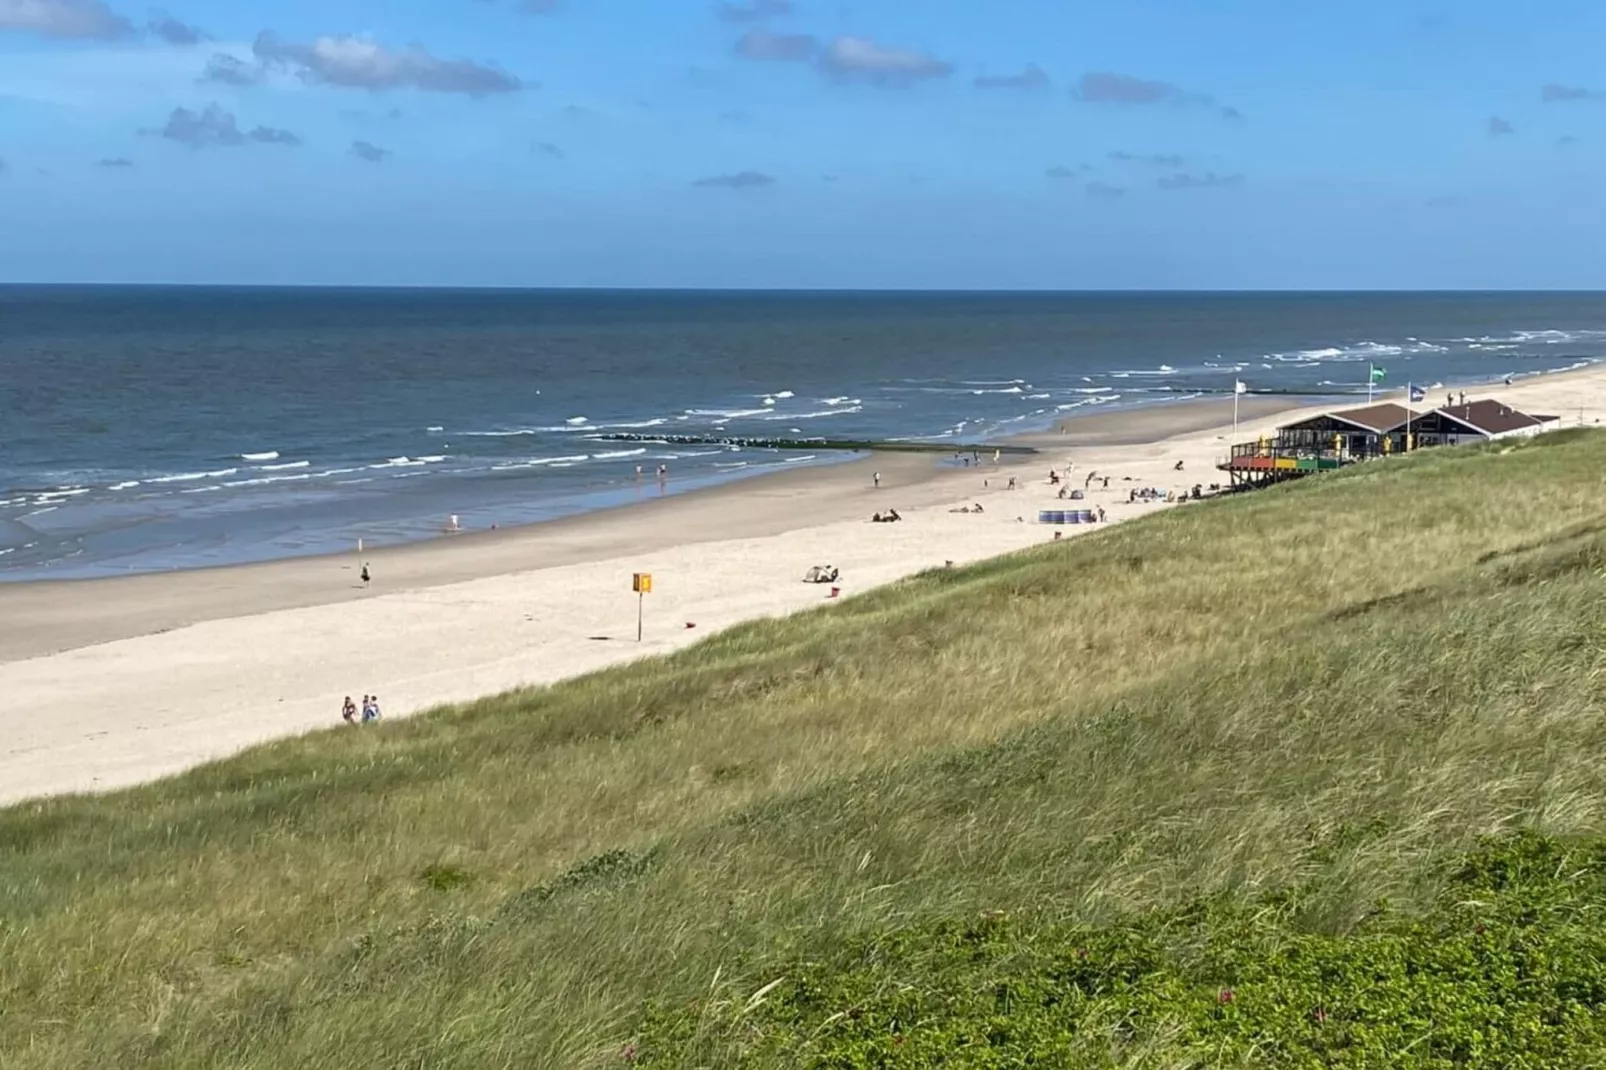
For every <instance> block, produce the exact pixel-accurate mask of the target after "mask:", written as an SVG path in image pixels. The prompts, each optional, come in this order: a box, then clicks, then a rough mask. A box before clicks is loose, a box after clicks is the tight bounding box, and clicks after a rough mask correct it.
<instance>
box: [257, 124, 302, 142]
mask: <svg viewBox="0 0 1606 1070" xmlns="http://www.w3.org/2000/svg"><path fill="white" fill-rule="evenodd" d="M246 137H248V138H250V139H251V140H252V141H260V142H261V143H262V144H264V145H299V144H301V138H299V137H298V136H296V135H295V134H292V133H291V132H290V131H288V130H275V129H274V128H273V127H271V126H259V127H257V128H256V129H255V130H252V131H251V132H250V133H249V134H247V135H246Z"/></svg>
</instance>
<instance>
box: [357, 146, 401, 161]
mask: <svg viewBox="0 0 1606 1070" xmlns="http://www.w3.org/2000/svg"><path fill="white" fill-rule="evenodd" d="M351 154H352V155H353V156H355V157H357V158H358V159H359V160H367V161H368V162H369V163H384V162H385V160H386V158H387V157H390V156H393V155H394V153H392V152H391V151H390V150H389V149H382V148H380V147H379V146H378V145H375V144H373V143H372V142H369V141H353V142H352V143H351Z"/></svg>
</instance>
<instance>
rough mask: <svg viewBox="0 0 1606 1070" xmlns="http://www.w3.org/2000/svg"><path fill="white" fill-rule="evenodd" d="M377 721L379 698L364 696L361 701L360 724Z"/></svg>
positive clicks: (376, 696)
mask: <svg viewBox="0 0 1606 1070" xmlns="http://www.w3.org/2000/svg"><path fill="white" fill-rule="evenodd" d="M377 720H379V696H378V695H364V696H363V700H362V723H363V724H367V723H368V722H369V721H377Z"/></svg>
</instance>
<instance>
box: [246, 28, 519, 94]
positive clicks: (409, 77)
mask: <svg viewBox="0 0 1606 1070" xmlns="http://www.w3.org/2000/svg"><path fill="white" fill-rule="evenodd" d="M251 50H252V52H253V53H254V54H255V55H256V58H257V61H258V62H259V63H260V64H261V65H262V66H263V67H265V68H270V67H281V68H284V69H288V70H292V71H294V72H295V73H296V74H297V75H298V76H299V77H300V78H301V79H302V80H303V81H306V82H311V83H314V84H318V85H331V86H340V87H343V88H347V89H368V90H373V91H376V92H377V91H379V90H383V89H419V90H423V91H425V92H430V93H464V94H467V95H469V96H474V97H479V96H485V95H487V94H491V93H512V92H516V91H518V90H520V89H523V88H524V84H523V83H522V82H520V81H519V79H518V78H516V77H514V76H513V75H511V74H508V73H507V72H506V71H502V70H498V69H497V68H495V67H487V66H483V65H481V64H478V63H475V62H473V61H472V60H466V59H439V58H437V57H435V56H432V55H430V54H429V52H427V51H426V50H425V49H424V48H422V47H421V46H418V45H413V46H411V47H409V48H408V49H407V50H406V51H401V52H398V51H393V50H391V49H389V48H386V47H385V46H384V45H382V44H380V43H378V42H377V41H373V40H370V39H369V38H366V37H352V36H339V37H319V38H316V39H314V40H313V41H312V42H311V43H309V44H296V43H294V42H290V41H283V40H280V39H279V37H278V35H276V34H274V33H273V32H272V31H269V30H264V31H262V32H261V33H260V34H258V35H257V39H256V42H255V43H254V44H253V45H252V46H251Z"/></svg>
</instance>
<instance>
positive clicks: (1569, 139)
mask: <svg viewBox="0 0 1606 1070" xmlns="http://www.w3.org/2000/svg"><path fill="white" fill-rule="evenodd" d="M1578 141H1579V139H1578V138H1576V137H1574V136H1573V135H1571V134H1563V135H1561V137H1558V138H1557V139H1556V147H1557V148H1560V149H1569V148H1572V147H1573V146H1574V145H1576V144H1578Z"/></svg>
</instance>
